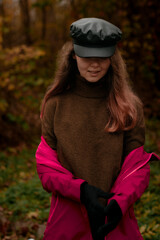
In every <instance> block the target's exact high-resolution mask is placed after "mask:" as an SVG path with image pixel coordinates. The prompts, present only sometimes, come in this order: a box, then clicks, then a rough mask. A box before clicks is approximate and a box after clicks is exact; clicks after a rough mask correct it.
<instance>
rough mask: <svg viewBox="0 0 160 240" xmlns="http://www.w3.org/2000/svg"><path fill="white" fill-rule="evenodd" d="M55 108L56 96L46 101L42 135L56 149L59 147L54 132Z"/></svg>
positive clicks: (42, 120)
mask: <svg viewBox="0 0 160 240" xmlns="http://www.w3.org/2000/svg"><path fill="white" fill-rule="evenodd" d="M55 109H56V101H55V100H54V98H51V99H49V100H48V101H47V102H46V103H45V108H44V112H43V116H42V119H41V127H42V136H43V137H44V139H45V141H46V142H47V144H48V145H49V146H50V147H51V148H52V149H54V150H56V148H57V139H56V136H55V133H54V114H55Z"/></svg>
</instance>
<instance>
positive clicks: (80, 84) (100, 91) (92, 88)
mask: <svg viewBox="0 0 160 240" xmlns="http://www.w3.org/2000/svg"><path fill="white" fill-rule="evenodd" d="M73 91H74V93H75V94H77V95H79V96H82V97H86V98H104V97H106V96H107V95H108V93H107V83H106V81H105V79H104V78H102V79H100V80H99V81H98V82H89V81H87V80H86V79H85V78H83V77H81V76H80V75H77V76H76V80H75V84H74V90H73Z"/></svg>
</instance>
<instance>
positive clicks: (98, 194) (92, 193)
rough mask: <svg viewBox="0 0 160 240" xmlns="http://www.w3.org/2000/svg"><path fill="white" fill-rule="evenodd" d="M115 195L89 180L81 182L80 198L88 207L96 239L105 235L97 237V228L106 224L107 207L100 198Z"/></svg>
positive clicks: (102, 239)
mask: <svg viewBox="0 0 160 240" xmlns="http://www.w3.org/2000/svg"><path fill="white" fill-rule="evenodd" d="M113 195H114V194H113V193H106V192H104V191H102V190H101V189H99V188H97V187H95V186H92V185H90V184H88V183H87V182H85V183H82V184H81V189H80V199H81V202H82V203H83V204H84V205H85V207H86V210H87V213H88V218H89V223H90V227H91V232H92V237H93V239H94V240H104V237H102V238H100V237H99V236H98V237H97V230H98V229H99V227H100V226H103V225H104V224H105V211H104V210H105V207H104V206H103V205H102V204H101V203H100V202H99V200H98V198H105V199H109V198H111V197H112V196H113Z"/></svg>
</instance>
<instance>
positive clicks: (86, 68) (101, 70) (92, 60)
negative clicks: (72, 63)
mask: <svg viewBox="0 0 160 240" xmlns="http://www.w3.org/2000/svg"><path fill="white" fill-rule="evenodd" d="M74 59H76V61H77V67H78V70H79V72H80V75H81V76H82V77H84V78H85V79H86V80H87V81H88V82H97V81H99V80H100V79H101V78H102V77H104V75H105V74H106V73H107V71H108V68H109V66H110V59H109V58H100V57H89V58H81V57H78V56H77V55H75V56H74Z"/></svg>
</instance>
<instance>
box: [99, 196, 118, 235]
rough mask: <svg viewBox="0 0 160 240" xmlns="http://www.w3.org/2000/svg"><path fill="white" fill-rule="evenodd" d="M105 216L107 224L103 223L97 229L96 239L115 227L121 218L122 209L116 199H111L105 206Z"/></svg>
mask: <svg viewBox="0 0 160 240" xmlns="http://www.w3.org/2000/svg"><path fill="white" fill-rule="evenodd" d="M104 212H105V216H107V224H103V225H102V226H100V227H99V229H98V231H97V237H98V238H97V239H104V237H105V236H106V235H107V234H108V233H109V232H111V231H112V230H113V229H115V228H116V227H117V225H118V224H119V222H120V220H121V218H122V211H121V208H120V207H119V205H118V203H117V201H116V200H114V199H113V200H111V201H110V203H109V204H108V205H107V206H106V207H105V210H104Z"/></svg>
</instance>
